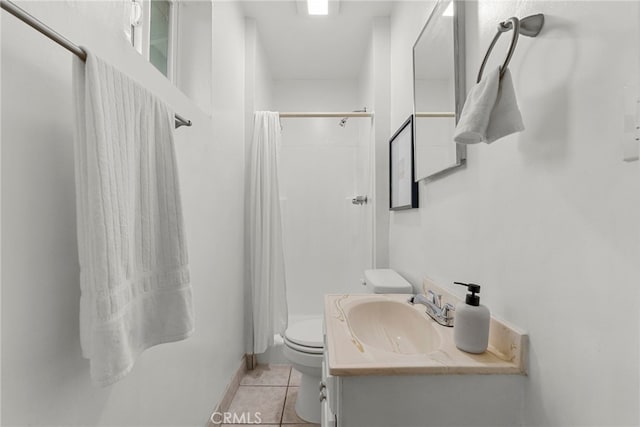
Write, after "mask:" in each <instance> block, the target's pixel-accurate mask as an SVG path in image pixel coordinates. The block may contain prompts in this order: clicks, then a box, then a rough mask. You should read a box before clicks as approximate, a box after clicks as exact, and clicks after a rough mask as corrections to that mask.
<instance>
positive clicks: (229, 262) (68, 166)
mask: <svg viewBox="0 0 640 427" xmlns="http://www.w3.org/2000/svg"><path fill="white" fill-rule="evenodd" d="M19 4H20V5H22V6H23V7H24V8H25V9H27V10H28V11H30V12H32V13H33V14H34V15H36V16H37V17H38V18H40V19H41V20H42V21H44V22H46V23H47V24H49V25H50V26H51V27H53V28H55V29H58V30H60V31H61V32H63V33H64V34H65V35H66V36H67V37H68V38H69V39H71V40H73V41H74V42H76V43H77V44H81V45H85V46H89V47H90V48H92V49H93V50H94V51H95V52H96V53H98V54H99V55H101V56H103V57H104V58H106V59H107V60H109V61H110V62H112V63H113V64H115V65H116V66H118V67H119V68H121V69H122V70H123V71H125V72H127V73H129V74H130V75H131V76H133V77H134V78H135V79H137V80H138V81H140V82H144V84H145V85H146V86H148V87H149V88H150V89H151V90H153V91H155V92H156V93H158V94H159V95H160V96H161V97H163V98H164V99H165V100H166V101H167V102H169V103H170V104H171V105H172V107H173V108H174V109H175V110H176V111H178V112H179V113H180V114H182V115H183V116H184V117H187V118H189V119H191V120H193V122H194V126H193V127H192V128H180V129H179V130H178V131H177V132H176V151H177V156H178V167H179V170H180V181H181V190H182V200H183V208H184V216H185V225H186V229H187V242H188V245H189V246H188V249H189V259H190V269H191V278H192V284H193V289H194V305H195V317H196V332H195V334H194V335H193V336H192V337H191V338H189V339H187V340H185V341H181V342H177V343H172V344H166V345H160V346H157V347H154V348H152V349H149V350H148V351H145V352H144V353H143V354H142V355H141V357H140V358H139V359H138V361H137V363H136V366H135V367H134V369H133V371H132V372H131V373H130V374H129V375H128V376H127V377H126V378H124V379H123V380H121V381H120V382H118V383H116V384H115V385H113V386H111V387H107V388H104V389H100V388H94V387H92V386H91V385H90V380H89V364H88V361H86V360H84V359H82V357H81V353H80V344H79V339H78V304H79V296H80V292H79V283H78V274H79V272H78V261H77V247H76V221H75V191H74V176H73V146H72V136H73V126H74V123H73V119H72V117H73V113H72V106H71V54H70V53H69V52H67V51H65V50H64V49H62V48H60V47H58V46H57V45H55V44H54V43H52V42H51V41H49V40H47V39H45V38H44V37H43V36H42V35H40V34H38V33H36V32H35V31H34V30H32V29H30V28H29V27H27V26H26V25H24V24H23V23H21V22H19V21H17V20H16V19H15V18H13V17H12V16H10V15H8V14H6V13H5V12H4V11H3V12H2V13H1V18H0V19H1V23H2V154H3V155H2V246H3V248H4V249H5V250H4V251H3V252H2V267H3V268H2V297H3V298H2V374H3V376H2V409H3V412H2V424H3V425H64V426H68V425H112V426H115V425H118V426H120V425H131V426H138V425H170V426H178V425H203V424H204V423H205V422H206V420H207V418H208V416H209V414H210V413H211V411H212V410H213V408H214V406H215V404H216V403H217V402H218V401H219V399H220V398H221V395H222V392H223V390H224V387H225V386H226V384H227V383H228V381H229V379H230V377H231V375H232V373H233V371H235V369H236V368H237V367H238V365H239V363H240V357H241V355H242V353H243V348H242V338H241V337H242V335H243V320H242V318H243V296H242V281H243V265H242V251H243V245H242V237H241V236H242V235H243V226H242V212H243V199H242V189H243V173H244V171H243V144H242V142H243V137H244V132H243V126H244V122H243V95H244V94H243V87H244V81H243V79H242V74H243V71H244V70H243V66H244V62H243V55H244V53H243V44H244V38H243V31H244V21H243V18H242V16H241V14H240V13H239V12H238V10H237V6H236V5H233V4H220V5H218V4H216V5H215V13H214V16H215V18H214V21H215V22H214V28H215V29H214V32H213V39H212V40H213V42H212V44H213V49H214V52H215V58H214V62H215V66H214V68H213V77H214V83H213V90H214V92H215V93H216V98H215V100H214V102H213V111H204V112H203V111H202V110H200V109H199V108H197V107H196V106H195V105H194V104H193V103H192V102H191V101H190V100H189V99H187V98H186V97H185V96H184V95H183V94H181V93H180V92H179V91H177V90H176V89H175V88H173V87H171V86H170V85H169V84H168V82H167V81H166V80H165V79H164V77H163V76H161V75H160V73H159V72H157V71H156V70H155V69H154V68H153V67H152V66H151V65H150V64H147V63H146V62H145V61H143V60H142V59H141V58H140V57H139V56H138V54H137V53H135V52H134V51H133V49H132V48H131V47H129V46H128V45H127V43H126V41H125V39H124V35H123V33H122V21H123V19H122V15H121V13H122V10H123V7H122V4H121V3H119V2H80V1H68V2H20V3H19ZM201 18H202V19H204V20H209V21H210V20H211V19H212V17H211V15H208V16H207V15H206V14H205V15H203V16H201ZM238 76H240V77H238ZM202 84H203V87H210V85H211V83H210V82H202ZM211 113H213V117H214V119H213V120H212V119H211V117H210V114H211ZM221 183H224V185H221ZM239 236H240V237H239Z"/></svg>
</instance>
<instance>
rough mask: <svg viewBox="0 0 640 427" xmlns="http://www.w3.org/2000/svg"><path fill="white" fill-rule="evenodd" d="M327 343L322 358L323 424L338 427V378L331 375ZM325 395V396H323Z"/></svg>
mask: <svg viewBox="0 0 640 427" xmlns="http://www.w3.org/2000/svg"><path fill="white" fill-rule="evenodd" d="M326 348H327V347H326V343H325V351H324V357H323V359H322V382H321V384H320V396H321V397H320V399H321V400H322V411H321V424H320V425H321V426H322V427H337V426H338V423H337V417H336V414H335V410H336V408H337V396H338V390H337V388H336V384H337V382H336V381H335V380H336V378H335V377H333V376H332V375H329V370H328V368H327V350H326ZM322 396H324V397H322Z"/></svg>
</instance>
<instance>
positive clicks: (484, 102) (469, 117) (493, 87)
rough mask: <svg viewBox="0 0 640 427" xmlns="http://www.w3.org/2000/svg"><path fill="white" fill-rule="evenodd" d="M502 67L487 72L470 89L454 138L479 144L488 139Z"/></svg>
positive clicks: (462, 141)
mask: <svg viewBox="0 0 640 427" xmlns="http://www.w3.org/2000/svg"><path fill="white" fill-rule="evenodd" d="M499 84H500V69H499V68H497V69H495V70H493V71H491V72H489V73H487V74H486V75H485V76H484V78H483V79H482V80H480V83H478V84H477V85H475V86H474V87H473V88H471V90H470V91H469V95H467V100H466V101H465V103H464V108H463V109H462V114H461V115H460V120H458V124H457V125H456V131H455V133H454V136H453V140H454V141H456V142H459V143H461V144H477V143H478V142H482V141H484V140H485V139H486V135H487V126H488V125H489V118H490V117H491V111H492V110H493V107H494V106H495V105H496V98H497V96H498V86H499Z"/></svg>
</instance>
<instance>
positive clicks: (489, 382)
mask: <svg viewBox="0 0 640 427" xmlns="http://www.w3.org/2000/svg"><path fill="white" fill-rule="evenodd" d="M427 289H434V290H435V291H437V294H438V295H442V301H443V304H444V303H451V304H452V305H455V304H456V303H457V301H456V300H455V297H454V296H453V295H450V294H447V293H446V291H445V290H443V289H438V288H437V287H436V285H435V284H432V283H428V286H427ZM324 320H325V321H324V324H325V337H324V341H325V342H324V349H325V350H324V360H323V374H322V381H323V382H322V385H323V387H322V390H321V393H322V394H321V399H322V409H323V415H322V426H323V427H328V426H331V427H391V426H393V427H414V426H415V427H418V426H431V425H433V426H441V427H454V426H455V427H457V426H461V425H467V426H510V427H511V426H517V425H521V424H522V420H521V417H522V407H523V405H524V391H525V386H526V381H527V376H526V354H527V348H528V337H527V335H526V334H525V333H524V332H522V331H520V330H518V329H517V328H515V327H513V326H511V325H508V324H506V323H505V322H503V321H501V320H498V319H495V318H491V320H490V333H489V349H488V350H487V351H486V352H484V353H482V354H470V353H465V352H462V351H460V350H459V349H457V348H456V346H455V343H454V339H453V328H447V327H445V326H441V325H439V324H437V323H436V322H435V321H434V320H433V319H432V318H431V317H429V315H428V314H427V313H425V310H424V307H423V306H418V305H411V304H408V303H407V298H406V295H401V294H385V295H373V294H372V295H367V294H358V295H355V294H354V295H326V296H325V313H324Z"/></svg>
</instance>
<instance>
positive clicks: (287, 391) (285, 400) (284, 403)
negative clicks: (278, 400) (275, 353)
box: [280, 371, 291, 427]
mask: <svg viewBox="0 0 640 427" xmlns="http://www.w3.org/2000/svg"><path fill="white" fill-rule="evenodd" d="M289 376H291V371H289ZM287 383H288V381H287ZM288 395H289V386H287V388H286V390H285V391H284V402H282V411H280V427H282V421H284V408H286V407H287V396H288Z"/></svg>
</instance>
